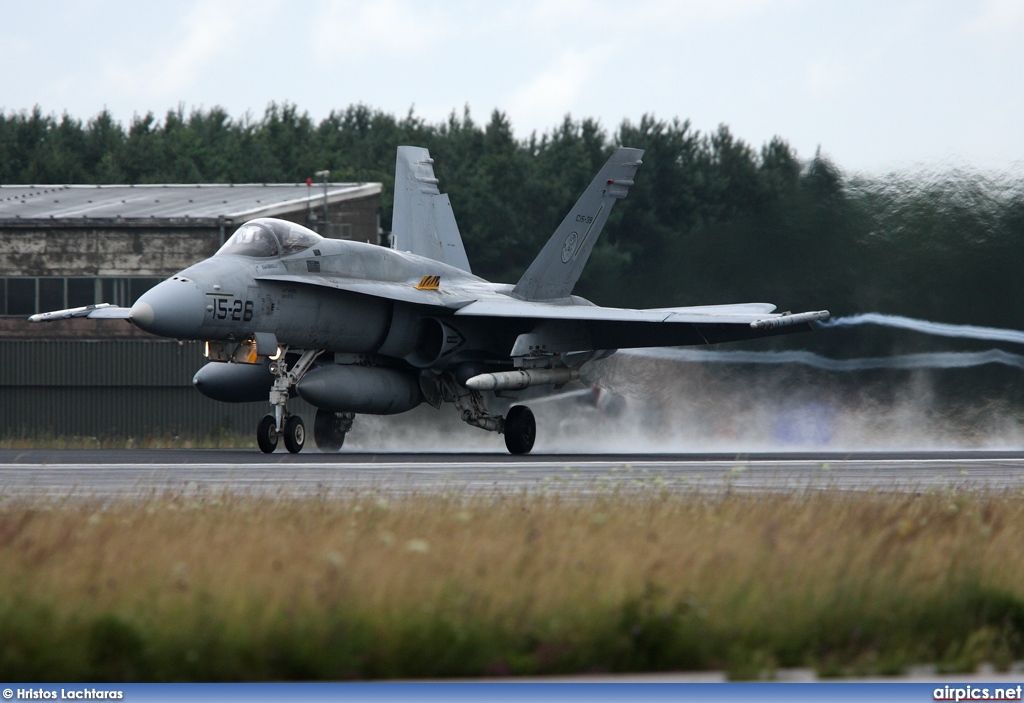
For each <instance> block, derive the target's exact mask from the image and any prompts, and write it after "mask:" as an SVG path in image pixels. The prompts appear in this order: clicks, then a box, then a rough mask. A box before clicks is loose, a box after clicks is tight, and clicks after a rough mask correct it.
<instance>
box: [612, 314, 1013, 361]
mask: <svg viewBox="0 0 1024 703" xmlns="http://www.w3.org/2000/svg"><path fill="white" fill-rule="evenodd" d="M859 325H880V326H883V327H895V328H898V329H905V330H912V331H914V332H921V333H923V334H931V335H935V336H939V337H958V338H960V339H983V340H988V341H993V342H1013V343H1016V344H1024V332H1021V331H1018V330H1008V329H1002V328H999V327H978V326H976V325H951V324H948V323H945V322H932V321H930V320H918V319H915V318H913V317H903V316H902V315H885V314H882V313H879V312H866V313H861V314H858V315H849V316H847V317H837V318H833V319H831V320H828V321H826V322H818V323H816V326H817V327H822V328H828V327H856V326H859ZM620 353H624V354H628V355H632V356H642V357H647V358H652V359H671V360H676V361H702V362H710V363H718V364H800V365H803V366H812V367H814V368H818V369H824V370H826V371H869V370H873V369H964V368H970V367H973V366H983V365H985V364H1003V365H1004V366H1014V367H1016V368H1019V369H1022V370H1024V356H1021V355H1020V354H1012V353H1010V352H1006V351H1003V350H1002V349H989V350H988V351H983V352H931V353H925V354H906V355H903V356H886V357H866V358H855V359H831V358H829V357H826V356H821V355H820V354H815V353H813V352H808V351H778V352H774V351H765V352H755V351H707V350H703V349H678V348H676V349H672V348H653V349H630V350H625V351H623V352H620Z"/></svg>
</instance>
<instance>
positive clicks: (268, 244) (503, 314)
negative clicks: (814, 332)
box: [30, 146, 828, 454]
mask: <svg viewBox="0 0 1024 703" xmlns="http://www.w3.org/2000/svg"><path fill="white" fill-rule="evenodd" d="M642 155H643V152H642V151H641V150H640V149H629V148H620V149H617V150H616V151H615V153H614V154H613V155H612V157H611V158H610V159H609V160H608V162H607V163H606V164H605V165H604V167H603V168H602V169H601V170H600V172H599V173H598V174H597V176H596V177H595V178H594V180H593V182H591V184H590V186H589V187H588V188H587V189H586V191H585V192H584V193H583V195H582V197H581V198H580V199H579V201H577V203H576V204H575V206H573V208H572V210H570V211H569V214H568V215H566V216H565V219H564V220H562V223H561V224H560V225H559V226H558V228H557V229H556V230H555V232H554V234H553V235H552V236H551V239H550V240H549V241H548V243H547V244H546V245H545V246H544V248H543V249H542V250H541V252H540V254H539V255H538V256H537V258H536V259H535V260H534V262H533V263H532V264H531V265H530V267H529V268H528V269H527V270H526V273H525V274H523V277H522V278H521V279H520V280H519V282H518V283H516V284H515V285H509V284H500V283H489V282H488V281H485V280H484V279H482V278H479V277H478V276H474V275H473V273H472V272H471V270H470V266H469V261H468V259H467V258H466V251H465V249H464V248H463V245H462V239H461V237H460V235H459V230H458V227H457V225H456V223H455V218H454V216H453V214H452V207H451V203H450V202H449V200H448V196H447V195H444V194H442V193H440V192H439V190H438V187H437V184H438V182H437V179H436V178H435V177H434V170H433V167H432V163H433V161H432V160H431V158H430V155H429V154H428V153H427V150H426V149H422V148H418V147H411V146H403V147H399V148H398V163H397V167H396V171H395V205H394V207H395V209H394V219H393V240H394V241H393V248H390V249H389V248H385V247H380V246H375V245H370V244H364V243H360V242H349V241H341V240H335V239H325V238H323V237H321V236H319V235H318V234H316V233H314V232H312V231H310V230H308V229H306V228H305V227H302V226H300V225H297V224H294V223H291V222H285V221H282V220H276V219H271V218H261V219H257V220H253V221H251V222H248V223H246V224H244V225H242V226H241V227H240V228H239V229H238V230H237V231H236V232H235V233H234V234H233V235H232V237H231V238H230V239H229V240H228V241H227V242H226V243H225V244H224V246H223V247H222V248H221V249H220V251H218V252H217V253H216V254H215V255H214V256H213V257H211V258H209V259H207V260H205V261H201V262H199V263H197V264H195V265H194V266H190V267H189V268H187V269H185V270H184V271H181V272H180V273H178V274H176V275H174V276H172V277H171V278H169V279H167V280H166V281H163V282H162V283H160V284H158V285H157V286H155V287H154V288H152V289H151V290H149V291H148V292H147V293H145V294H144V295H143V296H142V297H141V298H139V300H138V302H136V303H135V304H134V305H133V306H132V307H131V308H122V307H115V306H113V305H109V304H99V305H89V306H86V307H83V308H74V309H70V310H60V311H56V312H47V313H41V314H38V315H33V316H32V317H31V318H30V319H31V320H32V321H34V322H41V321H50V320H60V319H66V318H71V317H91V318H122V319H127V320H129V321H131V323H132V324H134V325H136V326H138V327H140V328H141V329H143V330H146V331H148V332H151V333H153V334H156V335H160V336H163V337H171V338H175V339H192V340H202V341H205V342H206V356H207V358H208V359H209V360H210V361H209V363H208V364H206V365H205V366H204V367H203V368H202V369H200V370H199V372H198V373H197V374H196V376H195V379H194V384H195V386H196V387H197V388H198V389H199V390H200V391H201V392H202V393H204V394H206V395H208V396H210V397H212V398H215V399H217V400H222V401H227V402H244V401H259V400H264V399H269V401H270V405H271V406H272V408H273V412H272V413H270V414H268V415H266V416H265V417H264V418H263V419H262V420H261V421H260V422H259V425H258V428H257V434H256V437H257V441H258V444H259V447H260V449H262V450H263V451H264V452H272V451H274V449H275V448H276V447H277V443H278V439H279V438H283V439H284V444H285V447H287V449H288V451H290V452H298V451H300V450H301V449H302V447H303V445H304V443H305V436H306V432H305V428H304V426H303V422H302V418H300V417H299V416H298V415H293V414H291V413H289V412H288V399H289V397H290V396H291V395H292V394H293V393H297V394H298V395H299V396H300V397H301V398H303V399H305V400H306V401H308V402H309V403H310V404H311V405H313V406H314V407H316V408H317V411H316V418H315V420H314V423H313V437H314V439H315V441H316V444H317V446H318V447H319V448H320V449H321V450H323V451H337V450H338V449H340V448H341V446H342V444H343V443H344V441H345V436H346V433H347V432H348V431H349V430H350V429H351V427H352V421H353V418H354V417H355V415H356V414H357V413H369V414H382V415H387V414H394V413H402V412H406V411H408V410H411V409H413V408H415V407H416V406H418V405H420V404H421V403H424V402H425V403H429V404H430V405H433V406H434V407H440V406H441V403H444V402H449V403H454V404H455V406H456V407H457V408H458V410H459V411H460V412H461V415H462V419H463V420H464V421H465V422H467V423H469V424H470V425H473V426H475V427H479V428H482V429H484V430H489V431H491V432H498V433H503V434H504V435H505V445H506V446H507V448H508V450H509V451H510V452H511V453H513V454H525V453H527V452H529V451H530V450H531V449H532V448H533V444H534V439H535V438H536V435H537V425H536V422H535V420H534V416H533V413H532V412H531V411H530V409H529V408H528V407H527V406H525V405H521V404H516V405H512V407H511V408H510V409H509V410H508V412H507V414H506V415H505V416H501V415H500V414H495V413H493V412H491V411H490V410H489V409H488V404H487V401H488V399H489V398H490V399H492V400H493V396H494V395H495V394H502V393H505V394H507V393H513V392H515V391H518V390H523V389H526V388H528V387H531V386H552V387H556V388H557V387H560V386H563V385H565V384H567V383H570V382H573V381H575V380H577V379H578V378H579V374H580V369H581V368H582V367H583V366H584V365H585V364H587V363H588V362H590V361H593V360H596V359H602V358H605V357H607V356H610V355H611V354H614V353H615V351H616V350H618V349H623V348H632V347H652V346H680V345H691V344H714V343H717V342H732V341H737V340H744V339H753V338H757V337H765V336H769V335H775V334H782V333H786V332H797V331H805V330H809V329H810V328H811V323H812V322H813V321H815V320H824V319H826V318H827V317H828V312H827V311H819V312H806V313H800V314H790V313H783V314H775V313H774V312H773V311H774V310H775V306H774V305H770V304H766V303H748V304H741V305H715V306H703V307H682V308H660V309H652V310H628V309H620V308H606V307H599V306H597V305H594V304H593V303H591V302H589V301H587V300H584V299H583V298H580V297H578V296H575V295H572V291H573V288H574V287H575V285H576V282H577V281H578V280H579V277H580V274H581V273H582V271H583V267H584V265H585V264H586V262H587V259H588V258H589V256H590V253H591V251H593V248H594V244H595V243H596V242H597V238H598V236H599V235H600V233H601V230H602V228H603V227H604V225H605V222H606V221H607V220H608V215H609V213H610V212H611V209H612V206H613V205H614V204H615V201H616V200H619V199H621V198H624V197H626V194H627V192H628V191H629V187H630V186H631V185H633V177H634V175H635V174H636V171H637V169H638V168H639V167H640V165H641V161H640V158H641V156H642Z"/></svg>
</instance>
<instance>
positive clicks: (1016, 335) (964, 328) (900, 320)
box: [817, 312, 1024, 344]
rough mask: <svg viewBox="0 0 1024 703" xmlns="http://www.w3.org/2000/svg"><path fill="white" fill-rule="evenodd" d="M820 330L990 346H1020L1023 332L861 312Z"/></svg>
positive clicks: (825, 324) (827, 322)
mask: <svg viewBox="0 0 1024 703" xmlns="http://www.w3.org/2000/svg"><path fill="white" fill-rule="evenodd" d="M817 324H818V325H819V326H820V327H856V326H858V325H881V326H883V327H896V328H899V329H904V330H913V331H914V332H922V333H924V334H931V335H935V336H938V337H958V338H960V339H985V340H988V341H992V342H1013V343H1014V344H1024V332H1021V331H1018V330H1008V329H1003V328H1000V327H978V326H976V325H951V324H948V323H945V322H932V321H930V320H918V319H915V318H913V317H903V316H902V315H884V314H882V313H880V312H865V313H861V314H859V315H849V316H847V317H837V318H834V319H831V320H828V321H826V322H819V323H817Z"/></svg>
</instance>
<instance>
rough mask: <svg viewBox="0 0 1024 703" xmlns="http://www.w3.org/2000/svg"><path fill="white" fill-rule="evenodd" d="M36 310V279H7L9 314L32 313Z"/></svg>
mask: <svg viewBox="0 0 1024 703" xmlns="http://www.w3.org/2000/svg"><path fill="white" fill-rule="evenodd" d="M34 312H36V279H35V278H8V279H7V314H8V315H31V314H32V313H34Z"/></svg>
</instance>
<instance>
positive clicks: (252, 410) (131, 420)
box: [0, 339, 315, 438]
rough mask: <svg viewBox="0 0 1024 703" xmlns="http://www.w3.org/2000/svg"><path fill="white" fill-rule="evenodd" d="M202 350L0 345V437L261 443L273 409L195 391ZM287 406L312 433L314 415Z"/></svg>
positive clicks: (154, 343)
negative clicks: (263, 421)
mask: <svg viewBox="0 0 1024 703" xmlns="http://www.w3.org/2000/svg"><path fill="white" fill-rule="evenodd" d="M202 348H203V346H202V344H201V343H199V342H186V343H183V344H179V343H178V342H174V341H166V340H157V339H148V340H143V339H138V340H104V341H90V340H50V341H39V340H36V341H26V340H21V341H19V340H9V339H0V436H2V437H7V438H11V437H55V436H57V437H60V436H80V437H98V438H128V437H135V438H145V437H149V436H152V437H164V436H184V437H204V436H208V435H211V434H215V433H218V432H231V433H235V434H241V435H246V436H248V435H252V436H253V437H255V433H256V423H257V422H259V420H260V418H261V417H263V415H265V414H267V413H268V412H269V411H270V405H269V403H219V402H217V401H214V400H210V399H209V398H207V397H205V396H203V395H202V394H200V393H199V392H198V391H197V390H195V389H194V388H193V387H192V377H193V376H194V375H195V372H196V371H197V370H199V368H200V367H202V366H203V364H205V363H206V360H205V359H204V358H203V355H202ZM288 407H289V409H290V410H291V411H292V412H293V413H298V414H299V415H301V416H302V418H303V420H304V421H305V422H306V425H307V428H308V429H309V430H310V432H311V431H312V426H313V416H314V413H315V409H313V408H311V407H310V406H309V405H307V404H306V403H304V402H302V401H301V400H298V399H294V400H292V401H290V402H289V405H288ZM310 437H312V435H310Z"/></svg>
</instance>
